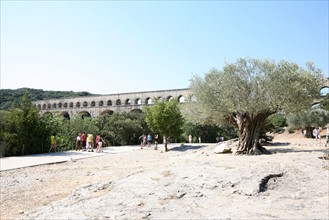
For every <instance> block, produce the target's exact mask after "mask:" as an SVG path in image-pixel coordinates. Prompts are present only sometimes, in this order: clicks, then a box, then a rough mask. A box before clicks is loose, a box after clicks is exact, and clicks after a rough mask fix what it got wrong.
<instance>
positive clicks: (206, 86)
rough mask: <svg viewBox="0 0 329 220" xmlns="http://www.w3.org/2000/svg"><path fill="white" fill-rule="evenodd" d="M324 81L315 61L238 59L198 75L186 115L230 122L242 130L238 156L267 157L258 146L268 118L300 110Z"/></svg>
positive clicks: (193, 79)
mask: <svg viewBox="0 0 329 220" xmlns="http://www.w3.org/2000/svg"><path fill="white" fill-rule="evenodd" d="M323 83H324V77H323V74H322V72H321V70H319V69H315V68H314V67H313V65H312V64H311V63H308V64H307V69H304V68H302V67H300V66H298V65H297V64H294V63H291V62H287V61H280V62H275V61H271V60H258V59H250V58H245V59H239V60H237V61H236V62H235V63H232V64H225V66H224V67H223V70H216V69H213V70H211V71H210V72H209V73H207V74H205V76H204V77H200V76H194V77H193V78H192V80H191V92H192V94H193V96H194V97H192V99H191V100H192V101H191V102H190V103H189V104H188V105H186V107H187V108H185V111H184V113H185V116H186V117H187V118H189V119H190V120H192V121H193V122H198V123H214V124H222V123H225V122H227V121H228V122H230V123H232V124H233V125H235V126H236V127H237V129H238V135H239V143H238V149H237V152H236V153H237V154H251V155H256V154H262V153H269V152H268V151H267V150H266V149H265V148H264V147H262V146H261V144H260V142H259V131H260V130H261V129H262V127H263V126H264V125H265V122H266V119H267V118H268V117H269V116H270V115H272V114H274V113H276V112H279V111H283V112H285V113H289V112H299V111H301V110H303V109H307V108H310V106H311V103H312V101H313V100H314V99H318V98H319V89H320V88H321V86H323Z"/></svg>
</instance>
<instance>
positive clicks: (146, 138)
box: [138, 133, 159, 150]
mask: <svg viewBox="0 0 329 220" xmlns="http://www.w3.org/2000/svg"><path fill="white" fill-rule="evenodd" d="M138 140H139V142H140V146H141V149H143V148H144V147H145V146H146V145H147V146H148V147H151V144H152V141H153V137H152V135H151V134H150V133H149V134H147V135H146V134H142V135H141V136H139V138H138ZM158 141H159V135H158V134H155V135H154V144H155V146H154V150H158V143H159V142H158Z"/></svg>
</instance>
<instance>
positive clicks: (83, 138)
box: [81, 132, 86, 150]
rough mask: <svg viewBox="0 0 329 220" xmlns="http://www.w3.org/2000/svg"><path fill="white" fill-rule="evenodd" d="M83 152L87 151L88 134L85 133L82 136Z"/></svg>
mask: <svg viewBox="0 0 329 220" xmlns="http://www.w3.org/2000/svg"><path fill="white" fill-rule="evenodd" d="M81 143H82V150H86V133H85V132H83V133H82V135H81Z"/></svg>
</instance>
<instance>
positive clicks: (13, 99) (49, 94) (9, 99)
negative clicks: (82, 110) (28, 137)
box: [0, 88, 96, 110]
mask: <svg viewBox="0 0 329 220" xmlns="http://www.w3.org/2000/svg"><path fill="white" fill-rule="evenodd" d="M25 91H26V92H27V93H28V94H29V96H30V99H31V101H37V100H45V99H58V98H64V97H79V96H94V95H96V94H91V93H89V92H73V91H44V90H42V89H30V88H21V89H0V109H2V110H8V109H10V108H11V107H12V106H13V105H16V104H18V103H19V102H20V99H21V98H22V96H23V94H24V92H25Z"/></svg>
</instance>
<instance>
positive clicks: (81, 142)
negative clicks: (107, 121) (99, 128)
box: [75, 132, 105, 153]
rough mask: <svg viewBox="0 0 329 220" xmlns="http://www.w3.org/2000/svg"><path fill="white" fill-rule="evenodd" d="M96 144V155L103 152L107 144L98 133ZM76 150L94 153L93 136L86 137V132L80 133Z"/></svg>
mask: <svg viewBox="0 0 329 220" xmlns="http://www.w3.org/2000/svg"><path fill="white" fill-rule="evenodd" d="M95 144H96V153H101V152H103V144H105V140H104V139H103V138H102V137H101V134H100V133H98V134H97V136H96V140H95ZM75 150H76V151H78V150H82V151H88V152H94V136H93V134H87V135H86V133H85V132H83V133H82V134H80V133H78V134H77V137H76V142H75Z"/></svg>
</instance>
